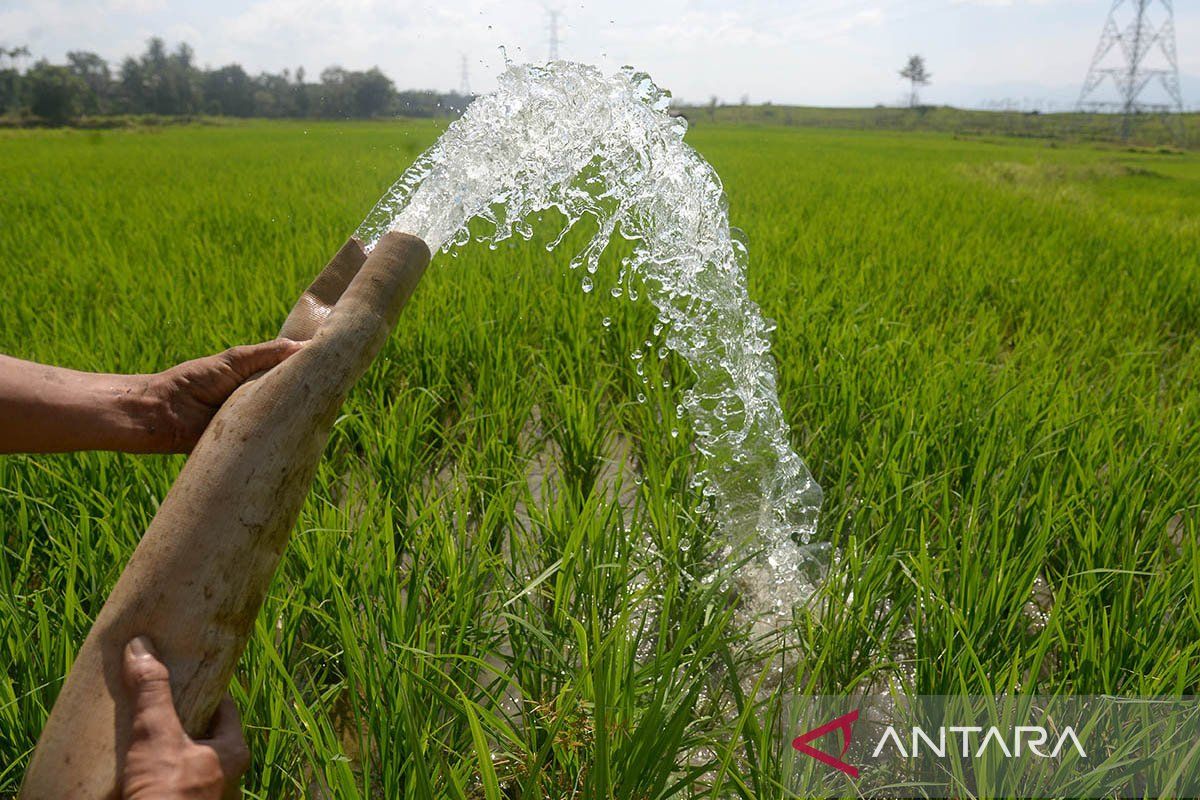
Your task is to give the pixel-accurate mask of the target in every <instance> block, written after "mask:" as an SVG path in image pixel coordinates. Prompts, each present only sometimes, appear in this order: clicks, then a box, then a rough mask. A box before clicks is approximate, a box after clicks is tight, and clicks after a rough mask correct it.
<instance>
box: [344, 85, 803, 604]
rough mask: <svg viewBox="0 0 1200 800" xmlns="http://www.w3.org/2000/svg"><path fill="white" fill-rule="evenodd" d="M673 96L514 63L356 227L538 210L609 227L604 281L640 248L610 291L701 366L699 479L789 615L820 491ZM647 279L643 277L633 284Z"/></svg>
mask: <svg viewBox="0 0 1200 800" xmlns="http://www.w3.org/2000/svg"><path fill="white" fill-rule="evenodd" d="M669 104H670V95H669V94H668V93H667V92H665V91H663V90H662V89H660V88H659V87H657V86H656V85H655V84H654V83H653V82H652V81H651V80H650V78H649V77H648V76H647V75H645V74H643V73H638V72H635V71H634V70H632V69H629V68H626V69H623V70H621V71H619V72H617V73H616V74H614V75H611V76H605V75H604V74H602V73H601V72H600V71H599V70H598V69H596V68H595V67H590V66H585V65H581V64H573V63H567V62H561V61H560V62H554V63H552V64H549V65H546V66H531V65H510V66H509V67H508V69H507V70H506V71H505V72H504V73H503V74H502V75H501V76H500V79H499V88H498V89H497V90H496V91H494V92H491V93H489V94H486V95H483V96H481V97H479V98H477V99H476V100H475V101H474V102H473V103H472V104H471V105H470V107H469V108H468V109H467V111H466V113H465V114H464V115H463V116H462V117H461V118H460V119H458V120H457V121H455V122H454V123H453V124H452V125H450V127H449V129H448V130H447V131H446V132H445V134H444V135H443V136H442V137H441V138H440V139H438V141H437V142H436V143H435V144H434V145H433V146H432V147H431V148H430V149H429V150H427V151H426V152H425V153H424V154H423V155H421V157H420V158H418V159H417V160H416V161H415V162H414V163H413V165H412V166H411V167H410V168H409V169H408V170H407V171H406V172H405V173H404V174H403V175H402V176H401V177H400V179H399V180H398V181H397V182H396V184H395V185H394V186H392V188H391V189H390V190H389V191H388V192H387V194H385V195H384V197H383V198H382V199H381V200H380V202H379V203H378V205H376V206H375V208H374V209H373V210H372V211H371V213H370V214H369V215H368V216H367V218H366V220H365V221H364V222H363V224H362V226H361V227H360V228H359V230H358V232H357V236H358V238H359V239H360V240H361V241H363V242H364V243H366V244H367V245H368V247H370V246H372V245H373V244H374V243H375V242H377V241H378V240H379V237H381V236H382V235H383V234H384V233H386V232H387V231H389V230H398V231H404V232H407V233H411V234H414V235H416V236H420V237H421V238H422V239H424V240H425V242H426V243H428V244H429V247H430V249H431V250H433V251H435V252H436V251H437V250H438V249H439V248H441V249H443V250H450V249H452V248H454V247H457V246H461V245H463V244H466V243H467V242H469V241H470V234H469V232H468V228H467V223H468V222H470V221H471V220H476V219H482V220H485V221H486V222H487V223H490V224H488V225H486V226H485V227H486V228H487V229H488V233H487V234H486V239H488V240H489V241H490V242H491V243H492V244H493V245H495V243H497V242H500V241H503V240H505V239H507V238H509V237H511V236H513V235H514V234H515V235H518V236H521V237H523V238H525V239H529V238H530V237H532V235H533V229H532V225H531V221H530V220H531V218H533V217H535V216H536V215H537V214H539V213H540V212H543V211H546V210H549V209H557V210H558V211H559V212H561V213H562V214H563V215H564V216H565V218H566V220H567V223H566V226H565V227H564V229H563V231H562V234H560V235H559V236H558V237H557V238H556V239H555V240H554V242H553V243H552V244H551V247H552V248H553V246H554V245H557V244H558V243H559V242H561V241H562V238H563V236H564V235H565V234H566V233H567V231H569V230H570V229H572V228H573V227H574V226H575V225H576V223H578V222H579V221H580V220H584V219H590V220H592V223H591V224H594V225H597V226H598V229H597V231H596V233H595V235H594V236H593V237H592V239H591V241H590V242H589V243H588V245H587V246H586V247H585V248H584V249H583V251H582V252H580V253H579V254H577V255H576V256H575V257H574V258H573V259H572V261H571V267H572V268H575V269H578V270H580V271H581V275H582V278H581V280H582V283H583V288H584V290H585V291H592V289H593V288H594V283H595V280H596V272H597V269H598V267H599V263H600V257H601V254H602V253H603V252H604V250H605V249H606V247H607V246H608V244H609V241H610V240H611V239H612V237H613V235H614V234H619V235H620V236H622V237H624V238H625V239H628V240H630V241H631V242H633V253H632V255H631V256H630V257H628V258H625V259H624V260H622V262H621V265H620V276H619V278H618V281H617V284H616V285H615V286H611V287H607V288H608V289H609V290H610V291H612V292H613V293H614V294H619V293H622V292H625V293H629V292H630V291H631V289H633V287H636V286H639V285H640V286H641V287H644V292H645V295H646V298H647V299H648V300H649V301H650V302H651V303H652V304H653V305H654V307H655V308H656V309H657V313H658V319H659V323H660V326H661V332H662V334H663V336H664V337H665V338H664V341H665V342H666V344H667V346H668V347H670V348H671V349H672V350H674V351H675V352H677V353H678V354H679V355H680V356H682V357H683V358H684V359H686V360H687V362H688V364H689V365H690V366H691V368H692V370H693V371H694V372H695V377H696V379H695V383H694V385H693V387H692V388H691V389H689V390H687V391H686V392H684V393H683V395H682V398H681V402H680V408H679V413H680V414H684V413H686V414H687V415H688V416H689V419H690V421H691V424H692V427H693V429H694V431H695V434H696V447H697V449H698V450H699V451H700V452H701V453H702V454H703V456H704V466H703V471H702V473H701V475H700V480H701V481H702V485H703V491H704V493H705V495H706V496H707V497H708V498H709V501H710V503H711V506H712V509H713V510H714V511H715V513H716V522H717V525H718V527H719V530H720V531H721V534H722V537H723V540H724V542H725V545H724V547H723V548H722V555H723V556H725V557H727V558H731V559H732V558H737V557H740V556H741V554H743V553H745V552H746V548H751V549H752V550H753V552H755V553H756V558H755V559H754V560H753V562H752V567H751V569H752V570H753V572H752V577H751V578H750V580H751V581H752V582H753V583H754V584H755V590H756V592H755V593H756V594H759V595H760V596H762V597H769V598H770V601H769V604H768V605H769V606H772V607H774V609H775V610H776V611H777V612H778V611H785V610H786V609H788V608H790V606H791V605H793V604H795V603H797V602H800V601H802V600H803V599H804V598H806V597H807V596H808V593H809V592H810V590H811V584H810V580H809V578H808V576H807V574H806V572H805V567H806V562H807V560H808V548H806V547H804V545H806V544H807V543H808V542H809V540H810V538H811V537H812V536H813V534H814V532H815V529H816V524H817V515H818V511H819V507H820V503H821V489H820V487H819V486H817V484H816V482H814V481H813V479H812V476H811V475H810V474H809V470H808V468H807V467H806V466H805V464H804V462H803V461H802V460H801V459H800V457H799V456H798V455H797V454H796V453H795V452H794V451H793V450H792V448H791V446H790V444H789V442H788V426H787V422H786V421H785V419H784V416H783V411H782V409H781V408H780V405H779V398H778V396H777V392H776V374H775V363H774V360H773V359H772V357H771V355H770V352H769V349H770V341H769V336H770V332H771V330H772V325H771V324H770V323H769V322H768V321H767V320H765V319H764V317H763V315H762V313H761V312H760V311H759V308H758V305H757V304H755V302H754V301H753V300H751V299H750V296H749V294H748V292H747V287H746V259H747V251H746V247H745V246H744V244H743V243H742V241H741V239H740V238H739V237H738V236H737V235H735V234H736V229H731V228H730V225H729V215H728V204H727V202H726V199H725V195H724V191H723V188H722V185H721V180H720V178H719V177H718V176H717V173H716V172H715V171H714V170H713V168H712V167H711V166H710V165H709V164H708V162H706V161H705V160H704V159H703V158H702V157H701V156H700V155H699V154H698V153H697V152H696V151H695V150H694V149H692V148H691V147H690V146H689V145H687V144H685V143H684V141H683V137H684V133H685V131H686V129H687V123H686V121H684V120H682V119H679V118H676V117H672V116H671V115H670V114H669V113H668V107H669ZM634 278H636V279H638V280H636V281H633V280H631V279H634Z"/></svg>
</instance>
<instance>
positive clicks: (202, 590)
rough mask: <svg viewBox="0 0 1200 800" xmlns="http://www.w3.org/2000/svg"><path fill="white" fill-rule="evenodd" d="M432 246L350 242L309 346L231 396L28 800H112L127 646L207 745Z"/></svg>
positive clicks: (292, 318)
mask: <svg viewBox="0 0 1200 800" xmlns="http://www.w3.org/2000/svg"><path fill="white" fill-rule="evenodd" d="M429 259H430V253H429V248H428V247H426V245H425V243H424V242H422V241H421V240H420V239H418V238H416V237H414V236H408V235H406V234H398V233H389V234H387V235H385V236H384V237H383V238H382V239H380V241H379V244H378V245H377V246H376V247H375V249H374V250H373V251H372V252H371V254H370V256H366V255H365V254H364V252H363V249H362V247H361V246H360V245H359V244H358V243H357V242H356V241H354V240H353V239H352V240H350V241H348V242H347V243H346V244H345V245H344V246H343V247H342V249H341V250H339V251H338V253H337V254H336V255H335V256H334V257H333V259H332V260H331V261H330V262H329V265H328V266H327V267H326V268H325V270H324V271H323V272H322V273H321V274H320V275H319V276H318V277H317V279H316V280H315V281H314V282H313V283H312V285H311V286H310V287H309V288H308V290H307V291H306V292H305V293H304V294H303V295H302V296H301V298H300V300H299V302H297V303H296V306H295V308H293V309H292V312H291V314H289V316H288V318H287V321H286V322H285V323H284V326H283V330H282V331H281V335H282V336H285V337H287V338H292V339H297V340H310V339H311V341H309V343H308V344H307V345H306V346H305V347H304V348H303V349H302V350H300V351H299V352H297V353H296V354H295V355H293V356H292V357H291V358H289V359H288V360H287V361H285V362H283V363H282V364H280V365H279V366H277V367H275V368H274V369H272V370H270V371H268V372H266V373H264V374H263V375H261V376H259V377H257V378H255V379H252V380H251V381H249V382H247V383H246V384H244V385H243V386H241V387H240V388H239V389H238V390H237V391H236V392H234V393H233V394H232V395H231V396H230V397H229V399H228V400H227V401H226V402H225V404H224V405H223V406H222V407H221V409H220V410H219V411H218V412H217V415H216V417H214V419H213V421H212V422H211V423H210V424H209V426H208V428H207V429H206V430H205V432H204V435H203V436H202V437H201V438H200V441H199V442H198V443H197V444H196V447H195V449H194V450H193V451H192V454H191V456H190V457H189V458H188V460H187V463H186V464H184V467H183V469H182V471H181V472H180V473H179V477H178V478H177V479H176V481H175V484H174V485H173V486H172V487H171V490H170V492H168V494H167V496H166V498H165V499H164V500H163V502H162V505H161V506H160V507H159V510H158V513H157V514H156V515H155V517H154V519H153V521H151V523H150V526H149V528H147V529H146V533H145V535H144V536H143V537H142V540H141V542H140V543H139V544H138V546H137V549H136V550H135V551H134V553H133V556H132V557H131V558H130V560H129V564H128V565H127V566H126V567H125V571H124V572H123V573H122V574H121V577H120V579H119V580H118V581H117V585H116V587H115V588H114V589H113V591H112V594H111V595H109V597H108V600H107V601H106V602H105V604H104V607H103V608H102V609H101V610H100V615H99V616H98V617H97V618H96V621H95V623H94V624H93V625H92V629H91V631H90V632H89V633H88V636H87V639H86V640H85V641H84V643H83V647H82V648H81V649H80V651H79V655H78V656H77V658H76V660H75V663H74V666H73V667H72V668H71V671H70V674H69V675H68V676H67V679H66V682H65V684H64V685H63V688H62V691H61V692H60V693H59V695H58V700H57V701H56V702H55V704H54V708H53V710H52V711H51V713H50V718H49V720H48V721H47V722H46V727H45V728H44V729H43V731H42V735H41V738H40V740H39V741H38V745H37V749H36V750H35V751H34V754H33V759H32V761H31V763H30V765H29V769H28V771H27V772H26V775H25V782H24V785H23V786H22V788H21V794H20V797H21V798H22V799H23V800H63V798H71V800H75V799H76V798H78V799H79V800H100V798H115V797H117V796H118V793H119V779H120V775H121V771H122V769H123V766H124V765H123V763H122V761H123V759H124V754H125V752H126V750H127V749H128V742H129V735H130V731H129V727H130V716H131V715H130V709H129V705H128V699H127V697H126V690H125V687H124V684H123V683H122V679H121V656H122V651H123V649H124V647H125V644H126V643H127V642H128V641H129V640H130V639H132V638H133V637H134V636H137V635H142V634H144V635H147V636H149V637H150V638H151V639H152V640H153V642H154V644H155V645H156V647H157V649H158V651H159V654H160V656H161V658H162V660H163V661H164V662H165V663H166V665H167V667H168V668H169V669H170V673H171V688H172V691H173V693H174V697H175V707H176V710H177V711H178V712H179V718H180V720H181V721H182V722H183V727H184V729H185V730H187V732H188V733H189V734H190V735H192V736H203V735H204V734H205V733H206V732H207V728H208V725H209V721H210V720H211V719H212V715H213V712H214V711H215V710H216V707H217V704H218V703H219V702H220V699H221V697H222V695H223V694H224V692H225V690H226V688H227V687H228V685H229V681H230V678H231V677H232V675H233V670H234V668H235V667H236V665H237V662H238V659H239V658H240V657H241V654H242V650H243V649H244V648H245V646H246V641H247V640H248V639H249V637H250V633H251V631H252V630H253V627H254V620H255V618H256V617H257V616H258V610H259V608H260V607H261V606H262V602H263V599H264V598H265V597H266V593H267V589H268V587H269V586H270V583H271V578H272V576H273V575H274V574H275V568H276V567H277V566H278V564H279V559H280V558H281V556H282V555H283V551H284V549H285V548H286V547H287V543H288V538H289V536H290V534H291V530H292V527H293V526H294V525H295V522H296V518H297V516H299V513H300V508H301V506H302V505H303V503H304V498H305V496H306V495H307V494H308V489H309V485H310V484H311V482H312V479H313V475H314V473H315V472H316V468H317V462H318V461H319V459H320V457H321V452H322V450H323V449H324V447H325V442H326V439H327V438H328V435H329V429H330V426H331V425H332V424H333V421H334V419H335V418H336V416H337V413H338V409H339V407H340V406H341V404H342V401H343V400H344V399H345V397H346V394H347V392H349V390H350V387H351V386H352V385H353V384H354V382H355V381H356V380H358V378H359V377H360V376H361V375H362V373H363V372H364V371H365V370H366V368H367V367H368V366H369V365H370V363H371V361H372V360H373V359H374V358H375V356H376V355H377V354H378V352H379V350H380V348H382V347H383V344H384V342H385V341H386V340H387V337H388V334H389V333H390V332H391V329H392V327H393V326H394V325H395V323H396V319H397V317H398V316H399V314H400V311H401V309H402V308H403V307H404V304H405V302H407V300H408V298H409V296H410V295H411V294H412V291H413V288H414V287H415V286H416V284H417V282H418V281H419V280H420V278H421V275H422V274H423V272H424V270H425V267H426V266H427V265H428V264H429Z"/></svg>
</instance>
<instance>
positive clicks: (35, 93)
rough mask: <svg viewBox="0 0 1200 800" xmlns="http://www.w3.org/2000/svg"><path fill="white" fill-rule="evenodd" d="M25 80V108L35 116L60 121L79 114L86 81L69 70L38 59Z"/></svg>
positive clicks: (54, 121)
mask: <svg viewBox="0 0 1200 800" xmlns="http://www.w3.org/2000/svg"><path fill="white" fill-rule="evenodd" d="M25 80H26V81H27V82H28V84H29V96H30V103H29V110H30V111H32V112H33V113H34V114H35V115H37V116H39V117H41V118H42V119H45V120H49V121H50V122H53V123H56V124H62V123H64V122H67V121H69V120H71V119H73V118H74V117H76V116H77V115H78V114H79V104H80V100H81V98H82V96H83V94H84V89H85V88H86V84H84V83H83V81H81V80H80V79H79V78H77V77H76V76H75V75H73V74H71V70H69V69H67V68H66V67H58V66H54V65H53V64H50V63H48V62H46V61H39V62H38V63H36V64H34V65H33V69H31V70H29V74H28V75H26V76H25Z"/></svg>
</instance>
